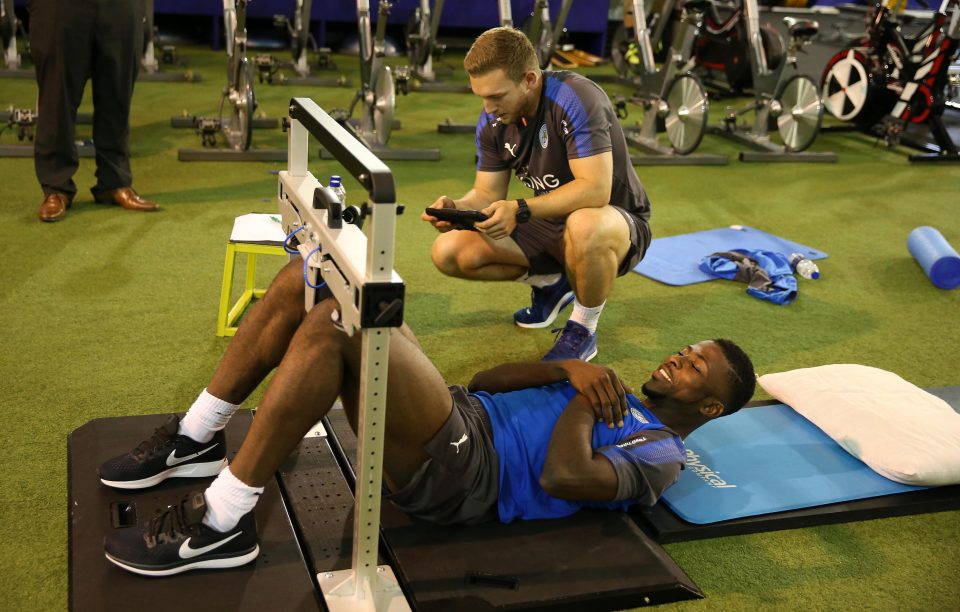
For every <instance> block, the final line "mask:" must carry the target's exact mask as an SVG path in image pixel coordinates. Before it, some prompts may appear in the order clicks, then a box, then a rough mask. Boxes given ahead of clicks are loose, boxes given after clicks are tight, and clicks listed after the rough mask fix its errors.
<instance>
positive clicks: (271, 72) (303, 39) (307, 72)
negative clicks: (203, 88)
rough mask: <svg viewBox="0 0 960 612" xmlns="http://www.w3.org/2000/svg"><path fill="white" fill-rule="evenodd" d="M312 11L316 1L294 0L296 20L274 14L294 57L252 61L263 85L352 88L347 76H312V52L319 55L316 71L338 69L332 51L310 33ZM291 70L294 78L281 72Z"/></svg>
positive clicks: (259, 58) (268, 56)
mask: <svg viewBox="0 0 960 612" xmlns="http://www.w3.org/2000/svg"><path fill="white" fill-rule="evenodd" d="M312 10H313V0H295V1H294V7H293V19H291V18H289V17H287V16H286V15H274V17H273V23H274V26H276V27H277V28H279V29H281V30H284V31H285V32H286V33H287V35H288V36H289V37H290V53H291V55H292V58H291V59H290V60H287V61H281V60H279V59H277V58H275V57H273V56H272V55H270V54H260V55H257V56H256V57H254V58H253V65H254V66H255V67H256V69H257V78H258V80H259V82H261V83H267V84H270V85H277V84H279V85H316V86H320V87H349V86H350V85H351V83H350V80H349V79H347V77H346V76H343V75H340V76H338V77H317V76H314V75H312V74H311V65H310V53H311V52H312V53H314V54H315V55H316V56H317V64H316V66H317V68H319V69H321V70H335V69H336V65H335V64H334V63H333V62H332V61H331V60H330V53H331V52H330V49H329V48H327V47H318V46H317V41H316V40H315V39H314V37H313V34H311V33H310V14H311V11H312ZM283 68H289V69H290V70H292V71H293V74H294V76H292V77H291V76H287V75H285V74H283V73H281V72H280V71H281V69H283Z"/></svg>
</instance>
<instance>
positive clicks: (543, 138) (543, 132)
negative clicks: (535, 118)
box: [539, 125, 547, 149]
mask: <svg viewBox="0 0 960 612" xmlns="http://www.w3.org/2000/svg"><path fill="white" fill-rule="evenodd" d="M539 136H540V148H541V149H546V148H547V126H546V125H541V126H540V134H539Z"/></svg>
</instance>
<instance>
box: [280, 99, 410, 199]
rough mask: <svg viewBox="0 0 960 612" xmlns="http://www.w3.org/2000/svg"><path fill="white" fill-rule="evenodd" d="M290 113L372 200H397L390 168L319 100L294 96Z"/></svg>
mask: <svg viewBox="0 0 960 612" xmlns="http://www.w3.org/2000/svg"><path fill="white" fill-rule="evenodd" d="M290 117H291V118H292V119H296V120H297V121H299V122H300V123H302V124H303V126H304V127H305V128H306V129H307V131H308V132H310V134H312V135H313V137H314V138H316V139H317V140H319V141H320V144H321V145H323V148H324V149H325V150H327V151H329V152H330V153H331V154H332V155H333V157H334V158H336V159H337V160H338V161H339V162H340V163H341V164H343V167H344V168H346V169H347V171H349V172H350V174H351V175H352V176H353V177H354V178H355V179H357V180H358V181H359V182H360V184H361V185H363V187H364V189H366V190H367V191H368V192H369V193H370V200H371V201H372V202H373V203H374V204H378V203H382V202H389V203H395V202H396V201H397V192H396V188H395V186H394V182H393V174H392V173H391V172H390V168H387V166H386V164H384V163H383V162H382V161H380V159H379V158H377V156H376V155H374V154H373V153H372V152H371V151H370V149H368V148H366V147H365V146H363V144H362V143H360V141H358V140H357V139H356V138H354V137H353V136H351V135H350V133H349V132H347V130H346V129H344V128H343V126H341V125H340V124H339V123H337V122H336V121H334V120H333V118H332V117H330V115H328V114H327V113H325V112H323V110H322V109H321V108H320V107H319V106H317V103H316V102H314V101H313V100H311V99H309V98H293V99H292V100H290Z"/></svg>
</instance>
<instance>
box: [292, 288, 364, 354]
mask: <svg viewBox="0 0 960 612" xmlns="http://www.w3.org/2000/svg"><path fill="white" fill-rule="evenodd" d="M339 307H340V305H339V304H338V303H337V301H336V300H335V299H333V298H327V299H325V300H322V301H320V302H317V303H316V304H315V305H314V306H313V308H311V309H310V312H308V313H307V314H306V316H305V317H304V318H303V322H302V323H301V324H300V329H299V331H298V334H305V335H307V336H308V337H309V338H310V340H311V341H312V342H315V343H317V344H318V345H319V344H320V343H322V344H323V345H324V347H325V350H329V348H330V347H331V343H334V344H337V345H339V344H343V343H344V342H345V341H347V340H349V338H350V337H349V336H347V334H346V333H345V332H343V331H342V330H341V329H340V328H339V327H337V325H336V323H335V317H336V318H339V313H337V314H336V315H335V314H334V313H335V311H337V310H338V309H339ZM354 335H355V336H357V337H359V334H354Z"/></svg>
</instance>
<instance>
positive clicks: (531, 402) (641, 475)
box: [100, 262, 755, 576]
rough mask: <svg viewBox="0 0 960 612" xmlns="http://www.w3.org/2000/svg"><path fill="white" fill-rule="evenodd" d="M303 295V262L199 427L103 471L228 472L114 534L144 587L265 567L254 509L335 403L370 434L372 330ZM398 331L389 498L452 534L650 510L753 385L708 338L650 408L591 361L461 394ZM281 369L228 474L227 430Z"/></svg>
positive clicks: (222, 377) (260, 308)
mask: <svg viewBox="0 0 960 612" xmlns="http://www.w3.org/2000/svg"><path fill="white" fill-rule="evenodd" d="M302 296H303V274H302V266H301V265H300V263H299V262H293V263H291V264H289V265H288V266H287V267H286V268H285V269H284V270H283V271H282V272H281V273H280V275H279V276H278V277H277V279H276V280H275V281H274V282H273V284H272V285H271V286H270V289H269V291H268V292H267V294H266V295H265V296H264V299H263V300H261V301H259V302H258V303H257V305H255V306H254V307H253V309H252V310H251V311H250V312H249V313H248V315H247V316H246V317H244V320H243V323H241V325H240V329H239V330H238V331H237V335H236V336H234V338H233V340H232V341H231V343H230V346H229V348H228V349H227V353H226V355H225V356H224V359H223V361H222V362H221V364H220V367H219V368H218V369H217V371H216V373H215V374H214V376H213V379H212V380H211V381H210V383H209V384H208V385H207V388H206V389H204V391H203V392H202V393H201V395H200V397H199V398H198V399H197V401H196V402H195V403H194V404H193V406H192V407H191V408H190V410H189V411H188V412H187V414H186V416H185V417H183V418H182V419H181V418H179V417H177V416H172V417H170V420H169V421H168V422H167V423H166V424H165V425H164V426H162V427H160V428H159V429H157V430H156V432H154V434H153V435H152V436H150V437H149V438H148V439H146V440H144V441H143V442H142V443H140V444H139V445H137V446H136V447H135V448H133V450H131V451H130V452H129V453H125V454H123V455H120V456H118V457H116V458H114V459H111V460H109V461H107V462H106V463H104V464H103V465H102V466H101V467H100V480H101V482H103V484H105V485H107V486H111V487H116V488H120V489H143V488H147V487H151V486H154V485H157V484H159V483H161V482H163V481H164V480H166V479H168V478H171V477H181V478H183V477H187V478H203V477H210V476H214V475H216V476H217V477H216V479H214V480H213V482H212V483H211V484H210V486H209V487H207V488H206V489H205V490H203V491H197V492H196V493H194V494H191V495H190V496H188V497H187V498H186V499H184V500H182V501H179V502H177V501H176V500H171V501H172V502H173V503H172V504H171V505H170V506H169V507H168V508H167V509H166V510H165V511H164V512H163V513H162V514H161V515H158V516H156V517H154V518H152V519H150V521H149V522H148V523H146V524H144V525H143V526H141V528H140V529H118V530H114V533H112V534H111V535H110V536H109V537H108V538H107V540H106V542H105V548H106V550H105V552H106V555H107V558H108V559H109V560H110V561H112V562H113V563H116V564H117V565H119V566H121V567H123V568H125V569H127V570H129V571H132V572H136V573H140V574H145V575H148V576H166V575H171V574H176V573H180V572H183V571H187V570H191V569H198V568H226V567H234V566H237V565H242V564H244V563H248V562H250V561H252V560H253V559H254V558H256V556H257V554H258V552H259V547H258V544H257V530H256V523H255V520H254V507H255V506H256V503H257V499H258V498H259V495H260V493H261V492H262V491H263V487H264V486H265V485H266V484H267V482H268V481H269V480H270V479H271V478H274V477H275V474H276V471H277V469H278V468H279V467H280V464H281V463H282V462H283V461H284V460H285V459H286V457H287V456H288V455H289V454H290V452H291V451H292V450H293V449H294V448H295V447H296V446H297V444H299V442H300V441H301V440H302V439H303V437H304V435H305V434H306V433H307V432H308V431H309V430H310V428H311V427H313V425H314V424H315V423H316V422H317V421H319V420H320V419H321V418H322V417H323V416H325V415H326V414H327V412H328V411H329V410H330V408H331V406H332V405H333V403H334V402H335V401H336V400H337V398H338V397H339V398H340V399H341V401H342V403H343V407H344V410H345V411H346V412H347V416H348V420H349V421H350V422H351V423H352V424H356V423H357V410H358V404H359V400H358V397H359V389H360V353H361V340H360V334H355V335H354V336H353V337H349V336H347V335H346V334H345V333H344V332H343V331H342V329H340V328H339V327H338V325H337V323H336V319H334V318H333V317H332V315H333V314H334V311H335V310H336V309H337V304H336V302H335V301H333V300H332V299H327V300H325V301H323V302H321V303H319V304H317V305H316V306H315V307H314V308H313V309H312V310H310V312H308V313H307V312H304V309H303V300H302ZM298 297H299V298H301V299H299V300H297V299H295V298H298ZM390 334H391V336H390V360H389V376H388V381H389V384H388V388H387V398H386V404H387V413H386V421H385V430H384V432H385V433H384V436H385V453H384V463H383V470H384V484H385V485H386V487H387V488H388V489H389V490H390V494H389V495H388V496H386V499H389V500H390V501H391V502H393V503H394V505H396V506H397V507H398V508H399V509H401V510H403V511H404V512H407V513H409V514H411V515H413V516H417V517H419V518H421V519H424V520H427V521H432V522H435V523H441V524H450V523H459V524H466V525H470V524H475V523H479V522H483V521H491V520H499V521H502V522H505V523H509V522H511V521H514V520H519V519H543V518H561V517H564V516H569V515H570V514H573V513H575V512H577V511H578V510H579V509H581V508H584V507H600V508H611V509H624V508H626V507H628V506H630V505H633V504H638V503H639V504H645V505H651V504H654V503H656V501H657V499H659V497H660V495H661V494H662V493H663V491H664V490H665V489H666V488H667V487H669V486H670V485H671V484H673V483H674V481H676V479H677V477H678V474H679V473H680V470H681V469H682V467H683V465H684V463H685V459H686V455H685V450H684V447H683V442H682V438H683V437H684V436H686V435H688V434H689V433H690V432H691V431H693V430H694V429H696V428H697V427H699V426H700V425H702V424H704V423H707V422H709V421H710V420H712V419H715V418H717V417H720V416H723V415H726V414H731V413H733V412H736V411H737V410H738V409H739V408H740V407H741V406H743V405H744V404H745V403H746V402H747V401H748V400H749V399H750V397H751V396H752V394H753V391H754V386H755V377H754V373H753V366H752V364H751V362H750V359H749V357H747V355H746V354H745V353H744V352H743V351H742V350H741V349H740V348H739V347H738V346H737V345H736V344H734V343H733V342H730V341H728V340H708V341H704V342H699V343H696V344H693V345H691V346H688V347H686V348H684V349H682V350H681V351H679V352H678V353H675V354H673V355H671V356H669V357H667V358H666V359H664V360H663V361H662V362H661V363H660V364H659V365H658V366H657V367H656V369H655V370H654V371H653V373H652V375H651V376H650V378H649V380H647V381H646V382H645V383H644V384H643V386H642V388H641V390H642V392H643V395H645V396H646V399H645V400H644V401H641V400H640V399H639V398H638V397H636V396H634V395H633V394H632V393H633V392H632V390H631V389H630V388H629V387H628V386H626V385H624V384H623V383H622V382H621V381H620V378H619V377H618V376H617V374H616V373H615V372H614V371H613V370H611V369H610V368H607V367H604V366H600V365H594V364H590V363H585V362H583V361H581V360H579V359H566V360H557V361H535V362H528V363H513V364H504V365H500V366H497V367H495V368H493V369H490V370H486V371H483V372H480V373H479V374H477V375H476V376H474V377H473V380H472V381H471V382H470V384H469V387H468V388H464V387H462V386H451V387H448V386H447V384H446V383H445V382H444V380H443V378H442V376H441V375H440V373H439V371H438V370H437V368H436V367H435V366H434V365H433V363H432V362H431V361H430V360H429V358H428V357H427V356H426V355H425V354H424V353H423V351H422V350H421V348H420V346H419V344H418V343H417V341H416V339H415V338H414V336H413V334H412V332H411V331H410V330H409V329H408V328H406V327H402V328H398V329H393V330H391V332H390ZM274 368H276V372H275V373H274V375H273V378H272V379H271V380H270V384H269V386H268V387H267V390H266V392H265V394H264V396H263V400H262V401H261V403H260V406H259V408H258V410H257V417H256V418H255V419H254V420H253V423H252V425H251V427H250V431H249V433H248V434H247V437H246V439H245V440H244V442H243V444H242V445H241V446H240V448H239V450H238V452H237V453H236V456H235V457H234V458H233V460H232V461H230V464H229V466H226V463H227V461H226V458H227V457H228V456H229V454H228V452H227V450H228V449H227V448H226V442H225V437H224V434H223V431H222V430H223V428H224V427H225V426H226V424H227V422H228V421H229V419H230V417H231V415H232V414H233V413H234V412H235V411H236V409H237V407H238V404H240V403H241V402H243V401H244V400H245V399H246V398H247V397H248V396H249V395H250V393H252V392H253V390H254V389H255V388H256V387H257V385H258V384H259V383H260V382H262V381H263V380H264V379H265V378H266V377H267V376H268V375H269V374H270V372H271V371H272V370H273V369H274ZM318 372H319V373H321V375H317V373H318ZM224 466H226V467H224Z"/></svg>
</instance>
